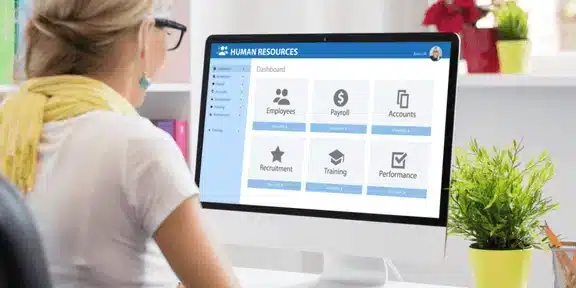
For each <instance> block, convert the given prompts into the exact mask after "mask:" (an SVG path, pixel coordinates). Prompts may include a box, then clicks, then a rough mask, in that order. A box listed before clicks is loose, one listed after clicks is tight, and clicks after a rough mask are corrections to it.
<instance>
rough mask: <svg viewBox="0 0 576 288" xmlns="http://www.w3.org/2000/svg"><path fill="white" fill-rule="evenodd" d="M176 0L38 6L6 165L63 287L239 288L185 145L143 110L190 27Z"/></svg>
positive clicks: (2, 121)
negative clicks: (175, 8) (224, 261)
mask: <svg viewBox="0 0 576 288" xmlns="http://www.w3.org/2000/svg"><path fill="white" fill-rule="evenodd" d="M165 1H166V0H155V1H153V0H121V1H118V0H82V1H81V0H42V1H34V3H35V5H34V9H33V15H32V17H31V19H30V22H29V24H28V26H27V31H26V34H27V45H28V46H27V51H26V67H25V70H26V73H27V77H28V79H29V80H28V81H26V82H25V83H24V84H23V85H22V86H21V89H20V91H19V93H17V94H15V95H13V96H12V97H10V98H8V99H7V100H5V102H4V103H3V105H2V108H1V109H0V172H1V173H3V174H5V175H6V176H7V177H8V178H9V179H10V180H11V181H12V182H14V183H15V184H16V185H18V186H19V187H20V189H21V190H22V191H23V197H24V199H25V200H26V202H27V203H28V204H29V206H30V208H31V210H32V213H33V215H34V216H35V218H36V220H37V222H38V226H39V230H40V234H41V236H42V237H43V240H44V245H45V249H46V251H47V252H46V253H47V257H48V261H49V262H50V271H51V274H52V278H53V281H54V284H55V287H86V288H89V287H176V285H177V283H178V281H179V280H178V278H179V279H181V282H182V283H183V284H184V285H185V286H187V287H226V288H228V287H231V286H234V285H233V283H232V281H231V280H230V279H231V278H232V277H228V275H229V274H228V273H225V271H224V269H223V267H222V266H221V264H220V263H219V259H218V257H217V255H216V253H215V252H214V250H213V248H212V247H211V245H210V242H209V239H207V237H206V235H205V233H204V231H203V230H202V227H201V223H200V219H199V215H198V214H199V212H200V209H201V207H200V204H199V201H198V197H197V194H198V189H197V187H196V186H195V184H194V182H193V179H192V176H191V175H190V173H189V169H188V167H187V165H186V163H185V161H184V159H183V157H182V155H181V153H180V150H179V149H178V147H177V146H176V144H175V143H174V141H173V140H172V139H171V138H170V136H169V135H167V134H166V133H164V132H162V131H161V130H159V129H157V128H156V127H154V126H153V125H152V124H151V123H150V122H149V121H147V120H146V119H144V118H141V117H140V116H138V114H137V112H136V110H135V108H134V106H138V105H140V104H141V103H142V101H143V99H144V95H145V90H146V88H147V87H148V86H149V84H150V79H151V78H152V77H154V75H155V74H156V72H157V71H158V69H159V68H160V67H161V65H162V62H163V61H164V56H165V55H164V54H165V51H166V50H173V49H175V48H176V47H177V46H178V45H179V40H181V34H183V33H184V31H185V27H184V26H183V25H180V24H178V23H175V22H173V21H170V20H167V19H166V18H165V16H164V15H163V14H162V13H164V12H166V10H167V9H166V8H167V7H168V3H164V2H165ZM169 30H170V32H169ZM174 33H176V34H177V35H176V38H173V37H174ZM178 33H180V34H178ZM173 39H176V43H175V42H170V40H173ZM167 45H169V46H167ZM166 260H167V261H166ZM172 271H174V272H172ZM175 275H178V278H176V277H175Z"/></svg>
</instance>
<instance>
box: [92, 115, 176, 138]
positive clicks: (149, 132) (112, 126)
mask: <svg viewBox="0 0 576 288" xmlns="http://www.w3.org/2000/svg"><path fill="white" fill-rule="evenodd" d="M85 116H86V119H85V120H86V121H84V122H85V124H87V125H89V127H90V128H91V129H94V130H100V131H107V134H108V135H110V136H113V137H114V138H116V139H117V140H120V139H125V140H132V139H140V140H142V139H150V140H153V139H155V140H166V139H167V137H166V136H169V135H167V133H165V132H164V131H163V130H161V129H160V128H158V127H156V126H155V125H154V124H153V123H152V121H151V120H150V119H147V118H145V117H142V116H140V115H123V114H120V113H116V112H109V111H94V112H90V113H87V114H86V115H85Z"/></svg>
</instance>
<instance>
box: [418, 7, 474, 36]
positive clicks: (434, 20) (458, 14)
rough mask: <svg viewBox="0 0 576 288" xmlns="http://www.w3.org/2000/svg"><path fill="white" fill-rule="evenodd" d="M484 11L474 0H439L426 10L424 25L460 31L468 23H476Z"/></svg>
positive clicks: (444, 30)
mask: <svg viewBox="0 0 576 288" xmlns="http://www.w3.org/2000/svg"><path fill="white" fill-rule="evenodd" d="M481 17H482V12H481V11H480V9H478V6H476V2H475V1H474V0H453V1H452V3H447V2H446V0H438V1H437V2H436V3H434V4H432V5H431V6H430V7H428V9H427V10H426V14H425V15H424V20H423V21H422V24H423V25H426V26H429V25H434V26H436V28H437V29H438V31H439V32H453V33H459V32H460V31H462V27H463V26H464V24H466V23H470V24H473V23H476V21H478V19H480V18H481Z"/></svg>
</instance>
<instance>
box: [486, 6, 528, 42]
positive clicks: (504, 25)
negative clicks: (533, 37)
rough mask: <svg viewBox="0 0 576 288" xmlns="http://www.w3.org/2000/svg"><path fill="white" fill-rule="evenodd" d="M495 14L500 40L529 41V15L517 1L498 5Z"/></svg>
mask: <svg viewBox="0 0 576 288" xmlns="http://www.w3.org/2000/svg"><path fill="white" fill-rule="evenodd" d="M493 12H494V15H495V17H496V23H497V29H498V35H499V38H500V40H526V39H528V14H527V13H526V11H524V9H522V8H521V7H520V6H518V5H517V4H516V1H510V0H508V1H505V2H504V3H501V4H498V5H497V6H496V8H495V10H494V11H493Z"/></svg>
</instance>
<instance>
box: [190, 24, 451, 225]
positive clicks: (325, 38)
mask: <svg viewBox="0 0 576 288" xmlns="http://www.w3.org/2000/svg"><path fill="white" fill-rule="evenodd" d="M298 42H301V43H306V42H307V43H321V42H326V43H329V42H450V69H449V70H450V71H449V80H448V81H449V82H448V91H447V92H448V101H447V107H446V108H447V109H446V127H445V134H444V135H445V136H444V158H443V164H442V184H441V196H440V213H439V217H438V218H428V217H412V216H399V215H385V214H370V213H357V212H342V211H327V210H312V209H300V208H285V207H274V206H260V205H244V204H229V203H215V202H206V201H202V206H203V207H204V208H205V209H214V210H225V211H239V212H252V213H264V214H276V215H286V216H305V217H318V218H331V219H345V220H356V221H370V222H385V223H397V224H412V225H424V226H437V227H446V226H447V223H448V202H449V195H448V187H449V183H450V170H451V159H452V141H453V130H454V114H455V104H456V103H455V102H456V82H457V75H458V62H459V59H460V38H459V36H458V35H457V34H454V33H367V34H343V33H333V34H263V35H256V34H244V35H211V36H209V37H208V38H207V40H206V44H205V51H204V67H203V74H202V92H201V93H202V94H201V103H200V119H199V125H198V140H197V141H198V142H197V151H196V173H195V181H196V185H198V186H200V175H201V168H202V148H203V147H202V146H203V140H204V125H205V117H206V105H207V98H208V86H209V73H210V52H211V47H212V44H215V43H298Z"/></svg>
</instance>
